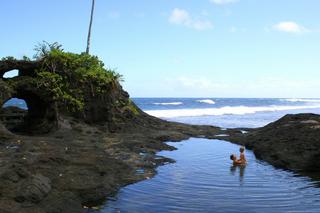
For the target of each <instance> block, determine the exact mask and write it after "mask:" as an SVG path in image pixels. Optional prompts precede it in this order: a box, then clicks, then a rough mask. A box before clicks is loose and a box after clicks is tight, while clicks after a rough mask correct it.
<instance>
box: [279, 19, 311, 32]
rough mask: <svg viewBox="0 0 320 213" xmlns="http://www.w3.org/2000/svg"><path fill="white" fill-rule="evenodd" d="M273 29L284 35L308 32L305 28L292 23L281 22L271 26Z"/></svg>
mask: <svg viewBox="0 0 320 213" xmlns="http://www.w3.org/2000/svg"><path fill="white" fill-rule="evenodd" d="M273 29H275V30H277V31H281V32H286V33H306V32H310V30H308V29H307V28H305V27H303V26H301V25H299V24H297V23H296V22H293V21H283V22H279V23H277V24H275V25H273Z"/></svg>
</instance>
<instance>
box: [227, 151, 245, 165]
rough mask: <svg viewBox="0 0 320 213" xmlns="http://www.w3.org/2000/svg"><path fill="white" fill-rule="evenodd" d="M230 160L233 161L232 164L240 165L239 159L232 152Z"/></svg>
mask: <svg viewBox="0 0 320 213" xmlns="http://www.w3.org/2000/svg"><path fill="white" fill-rule="evenodd" d="M230 160H232V161H233V165H241V164H242V162H241V160H240V159H237V156H236V155H234V154H232V155H230Z"/></svg>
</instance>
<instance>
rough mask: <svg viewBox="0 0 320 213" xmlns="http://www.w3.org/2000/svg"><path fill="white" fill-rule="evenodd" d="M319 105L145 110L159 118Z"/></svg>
mask: <svg viewBox="0 0 320 213" xmlns="http://www.w3.org/2000/svg"><path fill="white" fill-rule="evenodd" d="M316 108H320V105H305V106H275V105H274V106H263V107H248V106H234V107H231V106H226V107H221V108H204V109H172V110H147V111H145V112H146V113H148V114H149V115H152V116H155V117H160V118H174V117H196V116H210V115H244V114H254V113H257V112H274V111H284V110H298V109H316Z"/></svg>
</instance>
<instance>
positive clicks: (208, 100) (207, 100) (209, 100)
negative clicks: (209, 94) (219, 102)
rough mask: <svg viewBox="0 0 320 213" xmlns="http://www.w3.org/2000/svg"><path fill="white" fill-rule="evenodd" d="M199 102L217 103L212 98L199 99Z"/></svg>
mask: <svg viewBox="0 0 320 213" xmlns="http://www.w3.org/2000/svg"><path fill="white" fill-rule="evenodd" d="M197 102H199V103H204V104H215V103H216V102H214V101H213V100H211V99H204V100H197Z"/></svg>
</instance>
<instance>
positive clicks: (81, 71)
mask: <svg viewBox="0 0 320 213" xmlns="http://www.w3.org/2000/svg"><path fill="white" fill-rule="evenodd" d="M35 50H36V55H35V56H34V59H35V60H37V61H40V62H41V65H42V66H41V68H39V69H37V70H36V73H35V78H30V79H29V80H33V83H32V84H33V85H35V86H36V87H37V88H38V89H41V90H45V92H46V94H49V95H50V97H51V98H53V100H54V101H57V102H58V103H59V104H63V105H64V106H65V107H67V108H68V109H69V110H70V111H73V112H76V111H81V110H82V109H83V107H84V104H85V103H84V97H94V96H96V95H99V94H101V93H104V92H108V91H109V90H111V89H112V88H113V87H114V86H115V85H116V84H117V83H118V82H119V81H122V76H121V75H120V74H118V73H116V72H115V71H114V70H110V69H106V68H105V67H104V64H103V62H102V61H100V60H99V59H98V57H97V56H92V55H89V54H86V53H81V54H76V53H70V52H65V51H64V50H63V49H62V48H61V45H59V44H58V43H53V44H49V43H47V42H44V43H42V44H39V45H38V46H36V48H35ZM24 58H25V59H27V58H26V57H24ZM6 59H8V58H6ZM10 60H12V58H10ZM8 83H9V82H8ZM12 86H14V85H12Z"/></svg>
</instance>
